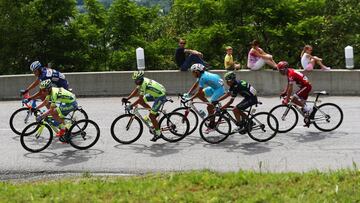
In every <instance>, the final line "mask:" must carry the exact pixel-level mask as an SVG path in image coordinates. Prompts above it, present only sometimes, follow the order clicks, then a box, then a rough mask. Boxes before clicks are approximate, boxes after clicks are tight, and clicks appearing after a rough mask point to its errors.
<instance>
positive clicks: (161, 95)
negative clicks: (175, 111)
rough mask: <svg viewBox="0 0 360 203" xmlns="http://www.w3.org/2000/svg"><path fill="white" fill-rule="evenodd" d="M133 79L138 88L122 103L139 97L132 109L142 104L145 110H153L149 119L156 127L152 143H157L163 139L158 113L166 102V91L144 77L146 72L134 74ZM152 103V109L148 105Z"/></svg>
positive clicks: (158, 84) (161, 86)
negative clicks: (157, 118)
mask: <svg viewBox="0 0 360 203" xmlns="http://www.w3.org/2000/svg"><path fill="white" fill-rule="evenodd" d="M132 79H133V80H134V81H135V84H136V85H137V87H136V88H135V89H134V90H133V91H132V92H131V94H130V95H129V96H128V97H126V98H122V102H127V101H128V100H129V99H131V98H133V97H135V96H138V99H137V100H136V101H135V102H133V103H132V104H131V105H130V109H131V108H132V107H133V106H136V105H137V104H140V105H141V106H143V107H144V108H148V109H151V111H150V113H149V118H150V120H151V123H152V124H153V126H154V132H152V133H153V134H154V137H153V138H152V139H151V141H153V142H155V141H156V140H158V139H159V138H161V137H162V134H161V130H160V126H159V122H158V121H157V120H156V117H157V116H158V115H159V114H158V111H159V109H160V107H161V106H162V105H163V104H164V103H165V101H166V90H165V88H164V86H163V85H161V84H160V83H158V82H156V81H155V80H151V79H149V78H146V77H144V71H137V72H134V74H133V76H132ZM151 101H153V102H154V104H153V106H152V107H150V106H149V105H148V104H147V103H146V102H151Z"/></svg>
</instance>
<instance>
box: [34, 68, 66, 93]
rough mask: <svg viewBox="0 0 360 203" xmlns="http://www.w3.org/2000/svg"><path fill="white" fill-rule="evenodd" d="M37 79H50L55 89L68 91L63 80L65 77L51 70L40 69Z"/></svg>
mask: <svg viewBox="0 0 360 203" xmlns="http://www.w3.org/2000/svg"><path fill="white" fill-rule="evenodd" d="M38 79H39V80H40V81H44V80H47V79H50V80H51V82H52V83H53V84H55V85H56V86H57V87H62V88H64V89H69V85H68V82H67V80H66V79H65V75H64V74H62V73H61V72H59V71H57V70H54V69H51V68H42V69H41V73H40V75H39V77H38Z"/></svg>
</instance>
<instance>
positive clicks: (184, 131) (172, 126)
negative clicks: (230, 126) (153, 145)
mask: <svg viewBox="0 0 360 203" xmlns="http://www.w3.org/2000/svg"><path fill="white" fill-rule="evenodd" d="M159 126H160V129H161V133H162V138H163V139H164V140H166V141H168V142H178V141H180V140H182V139H184V138H185V137H186V136H187V135H188V134H189V133H188V132H189V128H190V124H189V120H188V119H187V118H186V117H185V116H184V115H183V114H181V113H178V112H171V113H168V114H166V115H164V116H163V117H162V118H161V119H160V121H159Z"/></svg>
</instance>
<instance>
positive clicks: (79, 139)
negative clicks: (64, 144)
mask: <svg viewBox="0 0 360 203" xmlns="http://www.w3.org/2000/svg"><path fill="white" fill-rule="evenodd" d="M84 126H86V128H85V129H83V127H84ZM67 136H68V141H69V143H70V145H71V146H73V147H74V148H76V149H80V150H84V149H88V148H90V147H92V146H94V145H95V144H96V142H97V141H98V140H99V137H100V128H99V126H98V125H97V124H96V123H95V122H94V121H92V120H88V119H83V120H78V121H76V122H75V123H73V124H72V126H71V127H70V129H69V131H68V133H67Z"/></svg>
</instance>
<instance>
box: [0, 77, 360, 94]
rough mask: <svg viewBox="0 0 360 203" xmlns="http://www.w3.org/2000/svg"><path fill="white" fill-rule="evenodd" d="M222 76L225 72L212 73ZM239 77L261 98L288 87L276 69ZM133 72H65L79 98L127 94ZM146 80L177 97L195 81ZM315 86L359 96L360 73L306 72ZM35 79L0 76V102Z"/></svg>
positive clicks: (193, 79) (132, 86)
mask: <svg viewBox="0 0 360 203" xmlns="http://www.w3.org/2000/svg"><path fill="white" fill-rule="evenodd" d="M211 72H214V73H217V74H220V75H223V74H224V73H225V71H222V70H214V71H211ZM236 73H237V78H238V79H243V80H246V81H248V82H249V83H250V84H252V85H253V86H254V87H255V88H256V89H257V90H258V92H259V95H260V96H271V95H278V94H279V92H281V91H282V90H283V88H284V87H285V85H286V84H287V80H286V77H285V76H282V75H280V74H279V73H278V72H277V71H273V70H260V71H250V70H241V71H237V72H236ZM131 74H132V71H114V72H77V73H65V76H66V78H67V80H68V81H69V83H70V87H71V88H73V91H74V92H75V94H76V95H77V97H99V96H121V95H127V94H129V93H130V91H131V90H132V89H133V88H134V87H135V84H134V82H133V81H132V79H131ZM145 74H146V77H148V78H151V79H154V80H156V81H158V82H160V83H161V84H163V85H164V86H165V88H166V90H167V93H168V94H169V95H170V94H177V93H182V92H185V91H188V89H189V88H190V87H191V85H192V84H193V83H194V82H195V78H193V76H192V75H191V73H190V72H180V71H175V70H164V71H162V70H160V71H146V73H145ZM306 75H307V76H308V77H309V80H310V82H311V83H312V85H313V91H315V90H326V91H328V92H329V93H330V94H331V95H339V96H340V95H341V96H345V95H349V96H350V95H360V70H331V71H320V70H315V71H312V72H309V73H306ZM34 80H35V77H34V75H31V74H28V75H6V76H0V84H1V89H0V100H10V99H19V90H20V89H23V88H24V87H27V86H28V85H29V84H30V83H31V82H33V81H34Z"/></svg>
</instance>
